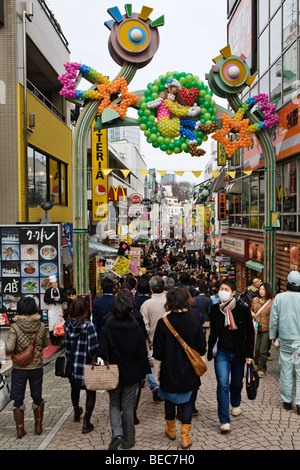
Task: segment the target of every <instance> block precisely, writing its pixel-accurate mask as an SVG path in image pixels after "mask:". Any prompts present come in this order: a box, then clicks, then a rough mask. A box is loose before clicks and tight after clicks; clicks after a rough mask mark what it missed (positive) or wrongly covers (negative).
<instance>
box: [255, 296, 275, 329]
mask: <svg viewBox="0 0 300 470" xmlns="http://www.w3.org/2000/svg"><path fill="white" fill-rule="evenodd" d="M273 301H274V299H271V301H270V302H269V303H268V305H266V306H265V307H264V308H263V309H262V311H261V312H260V313H259V314H258V315H257V317H256V318H255V320H254V321H256V322H257V323H259V326H260V327H261V330H262V332H263V333H265V332H267V331H269V323H270V313H271V308H272V305H273ZM262 305H263V304H262V303H261V301H260V299H259V297H254V299H253V300H252V305H251V312H254V313H257V312H258V310H259V309H260V308H261V307H262Z"/></svg>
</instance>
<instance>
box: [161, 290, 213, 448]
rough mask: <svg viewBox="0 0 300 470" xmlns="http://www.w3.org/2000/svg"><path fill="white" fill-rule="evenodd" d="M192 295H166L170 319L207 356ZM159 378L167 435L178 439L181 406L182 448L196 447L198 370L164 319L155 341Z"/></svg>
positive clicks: (167, 315)
mask: <svg viewBox="0 0 300 470" xmlns="http://www.w3.org/2000/svg"><path fill="white" fill-rule="evenodd" d="M189 300H190V295H189V292H188V290H187V289H185V288H184V287H175V288H173V289H170V290H169V291H168V292H167V295H166V304H165V309H166V317H167V319H168V320H169V322H170V324H171V325H172V326H173V328H174V329H175V330H176V332H177V333H178V334H179V335H180V336H181V338H182V339H183V340H184V341H185V342H186V343H187V344H188V345H189V346H190V347H191V348H193V349H196V351H198V352H199V353H200V354H201V356H203V355H204V354H205V351H206V342H205V336H204V334H203V331H202V328H201V323H200V322H199V320H198V319H197V318H195V317H194V316H192V315H191V314H190V313H189V310H190V302H189ZM153 357H154V359H155V362H154V368H155V378H156V380H158V382H157V383H158V384H159V385H160V389H159V392H158V396H160V397H161V398H164V399H165V422H166V426H165V433H166V435H167V436H168V437H169V438H170V439H171V440H174V439H176V419H175V416H176V406H177V405H179V407H180V416H181V447H182V448H183V449H187V448H188V447H190V446H191V445H192V441H191V438H190V430H191V427H192V414H193V406H194V400H193V395H194V394H195V392H196V391H197V390H198V388H199V387H200V377H198V376H197V375H196V374H195V372H194V369H193V367H192V365H191V363H190V361H189V359H188V357H187V355H186V353H185V351H184V350H183V348H182V346H181V345H180V344H179V342H178V340H177V339H176V338H175V336H174V335H173V333H172V332H171V331H170V330H169V328H168V326H167V325H166V323H165V321H164V318H161V319H160V320H158V322H157V327H156V330H155V334H154V340H153Z"/></svg>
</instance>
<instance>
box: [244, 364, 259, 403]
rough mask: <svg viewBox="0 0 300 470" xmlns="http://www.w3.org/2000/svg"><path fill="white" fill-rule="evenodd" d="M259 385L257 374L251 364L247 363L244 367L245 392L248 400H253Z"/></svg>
mask: <svg viewBox="0 0 300 470" xmlns="http://www.w3.org/2000/svg"><path fill="white" fill-rule="evenodd" d="M258 386H259V376H258V374H257V372H256V371H255V370H254V366H253V364H247V368H246V392H247V397H248V399H249V400H255V398H256V395H257V389H258Z"/></svg>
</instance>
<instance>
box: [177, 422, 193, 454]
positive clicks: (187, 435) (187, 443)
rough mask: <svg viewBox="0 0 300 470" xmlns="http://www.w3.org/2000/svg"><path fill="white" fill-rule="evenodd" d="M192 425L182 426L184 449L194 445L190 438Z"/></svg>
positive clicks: (182, 444)
mask: <svg viewBox="0 0 300 470" xmlns="http://www.w3.org/2000/svg"><path fill="white" fill-rule="evenodd" d="M191 427H192V425H191V424H181V434H180V436H181V447H182V449H188V448H189V447H190V446H191V445H192V441H191V438H190V430H191Z"/></svg>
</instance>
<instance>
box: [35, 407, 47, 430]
mask: <svg viewBox="0 0 300 470" xmlns="http://www.w3.org/2000/svg"><path fill="white" fill-rule="evenodd" d="M44 406H45V403H44V402H43V403H41V404H40V406H38V407H37V408H34V410H33V413H34V427H35V432H36V434H42V432H43V428H42V422H43V416H44Z"/></svg>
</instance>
